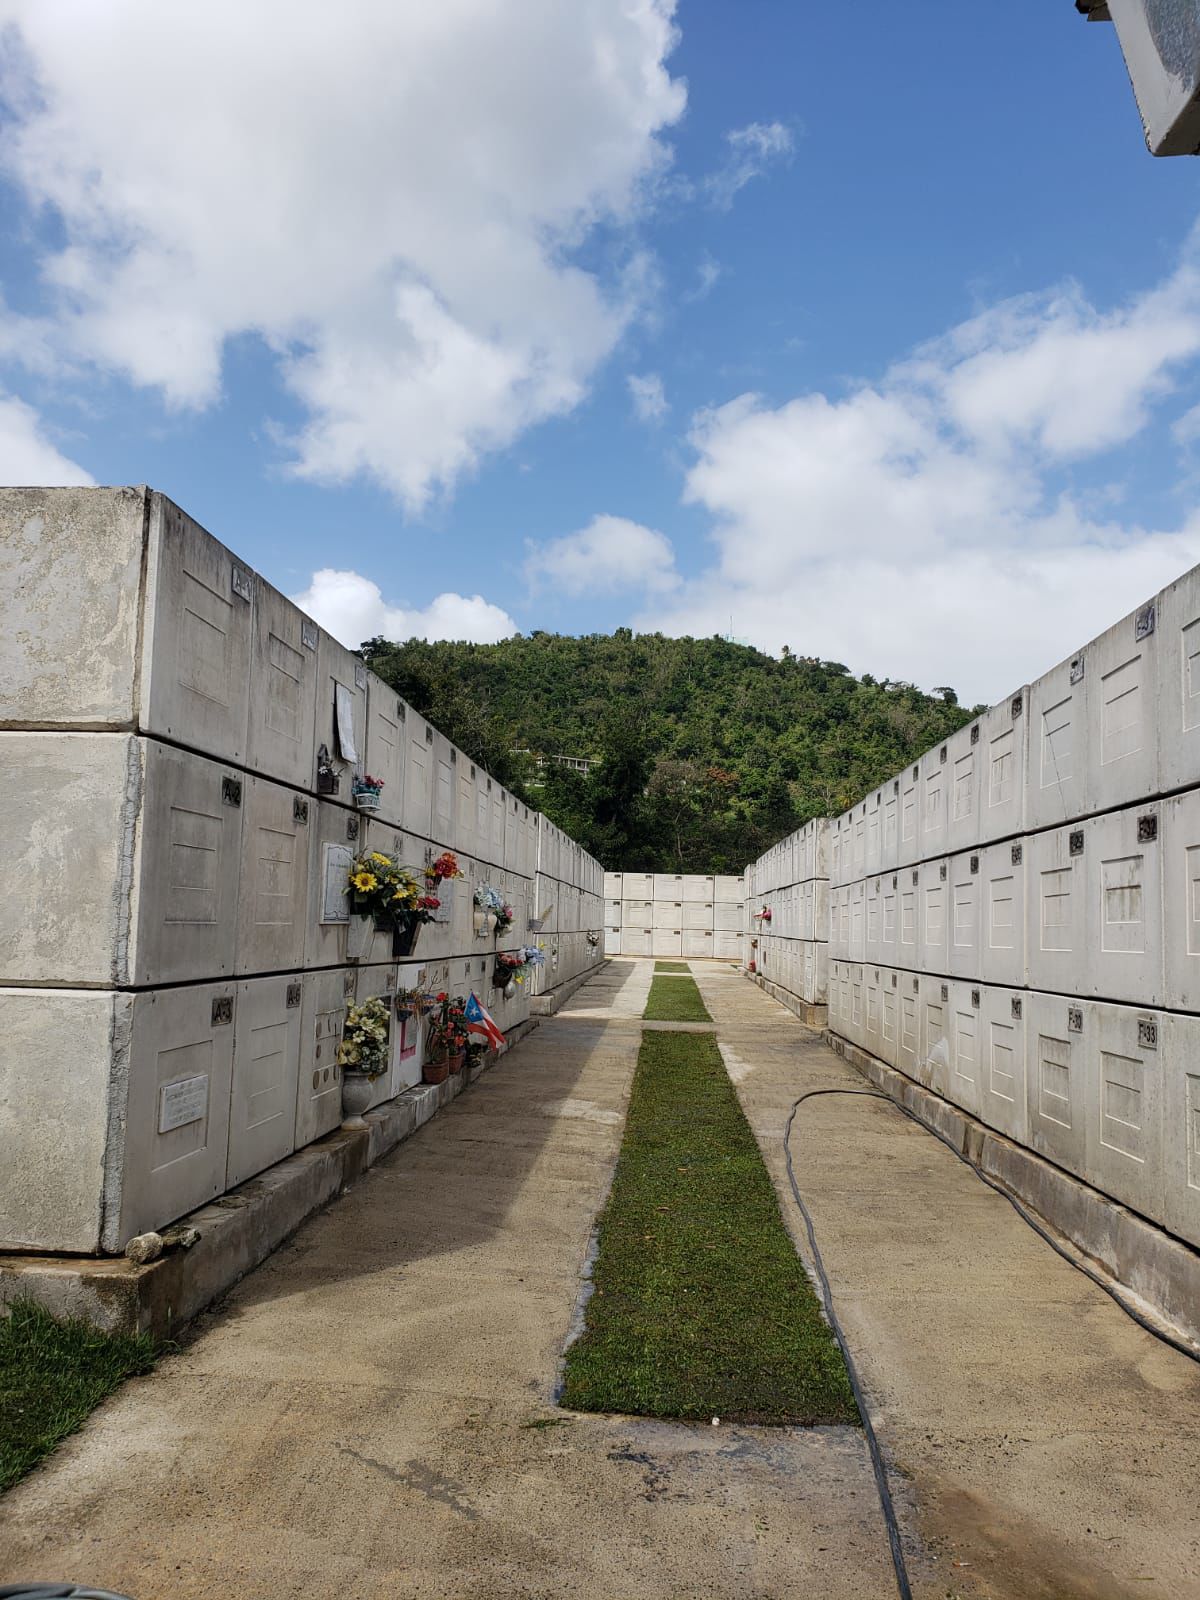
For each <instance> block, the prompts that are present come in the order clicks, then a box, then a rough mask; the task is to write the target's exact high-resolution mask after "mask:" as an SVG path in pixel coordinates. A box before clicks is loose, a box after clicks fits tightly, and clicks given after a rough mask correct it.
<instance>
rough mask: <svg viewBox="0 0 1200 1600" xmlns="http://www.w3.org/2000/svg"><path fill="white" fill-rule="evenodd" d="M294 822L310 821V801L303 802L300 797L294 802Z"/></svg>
mask: <svg viewBox="0 0 1200 1600" xmlns="http://www.w3.org/2000/svg"><path fill="white" fill-rule="evenodd" d="M292 821H293V822H303V823H307V821H308V801H307V800H301V798H300V796H299V795H296V797H295V799H293V801H292Z"/></svg>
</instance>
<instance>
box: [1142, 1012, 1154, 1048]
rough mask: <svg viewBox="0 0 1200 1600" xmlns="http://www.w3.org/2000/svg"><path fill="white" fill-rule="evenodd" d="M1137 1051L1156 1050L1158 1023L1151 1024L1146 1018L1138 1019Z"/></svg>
mask: <svg viewBox="0 0 1200 1600" xmlns="http://www.w3.org/2000/svg"><path fill="white" fill-rule="evenodd" d="M1138 1049H1139V1050H1157V1049H1158V1023H1157V1022H1151V1021H1150V1020H1149V1019H1148V1018H1143V1017H1139V1018H1138Z"/></svg>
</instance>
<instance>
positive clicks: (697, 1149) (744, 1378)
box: [561, 1033, 858, 1424]
mask: <svg viewBox="0 0 1200 1600" xmlns="http://www.w3.org/2000/svg"><path fill="white" fill-rule="evenodd" d="M592 1280H593V1293H592V1296H591V1298H590V1300H589V1301H588V1305H587V1312H586V1317H585V1323H584V1330H583V1333H582V1334H581V1336H580V1337H579V1339H578V1340H576V1342H575V1343H574V1344H573V1345H572V1346H571V1348H570V1350H569V1351H568V1353H567V1359H566V1371H565V1381H564V1386H563V1392H562V1396H561V1404H562V1405H564V1406H566V1407H569V1408H571V1409H573V1410H577V1411H617V1412H626V1413H630V1414H633V1415H636V1416H647V1417H676V1418H685V1419H689V1418H690V1419H698V1420H703V1421H709V1420H710V1419H711V1418H712V1417H720V1418H721V1420H722V1421H723V1422H724V1421H730V1422H756V1423H779V1424H783V1423H800V1424H812V1423H838V1422H841V1423H847V1422H849V1423H853V1422H857V1421H858V1412H857V1409H856V1407H855V1404H854V1397H853V1395H852V1393H851V1390H850V1382H849V1379H848V1378H847V1375H846V1368H845V1364H844V1363H843V1361H842V1357H841V1352H840V1351H839V1350H838V1348H837V1345H836V1344H835V1343H834V1339H833V1335H832V1334H831V1333H830V1331H829V1327H828V1325H827V1324H826V1322H825V1320H824V1318H823V1316H822V1314H821V1310H820V1306H819V1304H818V1301H817V1297H816V1295H815V1293H814V1292H813V1288H812V1285H811V1284H810V1283H809V1280H808V1277H807V1275H806V1273H805V1271H804V1268H803V1266H802V1265H801V1262H800V1258H799V1257H798V1256H797V1254H796V1249H795V1246H794V1245H793V1243H792V1240H791V1238H790V1237H789V1235H788V1232H787V1230H786V1229H785V1227H784V1225H783V1219H782V1217H781V1216H780V1213H779V1204H778V1201H777V1200H776V1196H775V1189H774V1186H773V1184H772V1183H771V1179H770V1177H769V1176H768V1173H767V1170H766V1167H765V1166H764V1165H763V1159H762V1156H761V1154H760V1153H759V1149H758V1145H757V1144H756V1143H755V1139H754V1135H753V1133H752V1132H751V1131H750V1125H749V1124H748V1123H747V1121H746V1118H745V1116H744V1115H743V1113H742V1108H741V1105H740V1104H739V1102H738V1098H737V1095H736V1093H735V1091H734V1088H733V1085H732V1084H731V1083H730V1081H729V1077H728V1074H727V1073H726V1071H725V1067H724V1064H723V1062H722V1060H721V1056H720V1052H719V1051H718V1049H717V1045H716V1041H715V1039H713V1038H712V1037H711V1036H709V1035H707V1034H682V1033H651V1034H646V1035H645V1036H644V1038H643V1040H642V1047H641V1051H640V1053H639V1055H638V1064H637V1071H636V1073H635V1075H634V1081H633V1094H632V1098H631V1100H630V1105H629V1117H628V1120H627V1122H626V1126H625V1137H624V1139H623V1141H622V1144H621V1154H620V1158H619V1160H618V1163H617V1169H616V1173H615V1175H614V1178H613V1187H612V1193H611V1195H610V1196H609V1200H608V1204H607V1205H606V1206H605V1208H604V1211H603V1212H602V1213H601V1217H600V1228H599V1242H598V1249H597V1256H596V1262H595V1265H594V1267H593V1271H592Z"/></svg>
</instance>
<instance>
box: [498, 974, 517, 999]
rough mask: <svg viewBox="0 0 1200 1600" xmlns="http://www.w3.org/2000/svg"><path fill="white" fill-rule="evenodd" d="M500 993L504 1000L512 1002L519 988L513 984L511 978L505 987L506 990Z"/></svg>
mask: <svg viewBox="0 0 1200 1600" xmlns="http://www.w3.org/2000/svg"><path fill="white" fill-rule="evenodd" d="M500 992H501V993H502V994H503V996H504V998H505V999H506V1000H511V999H512V998H513V997H514V996H515V994H516V992H517V986H516V984H515V983H514V982H513V980H512V979H511V978H510V979H509V980H508V982H507V983H506V984H505V985H504V988H503V989H502V990H501V991H500Z"/></svg>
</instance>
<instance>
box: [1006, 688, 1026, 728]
mask: <svg viewBox="0 0 1200 1600" xmlns="http://www.w3.org/2000/svg"><path fill="white" fill-rule="evenodd" d="M1009 710H1010V711H1011V712H1012V716H1013V721H1014V722H1015V721H1016V719H1017V718H1018V717H1019V716H1020V715H1021V713H1022V712H1023V711H1024V710H1025V697H1024V695H1020V694H1015V695H1013V697H1012V704H1011V706H1010V707H1009Z"/></svg>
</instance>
